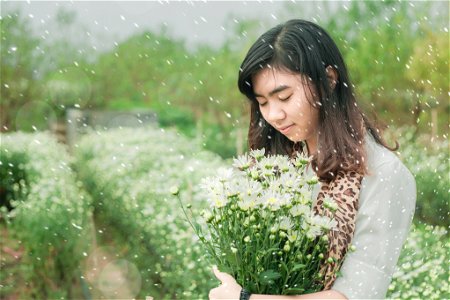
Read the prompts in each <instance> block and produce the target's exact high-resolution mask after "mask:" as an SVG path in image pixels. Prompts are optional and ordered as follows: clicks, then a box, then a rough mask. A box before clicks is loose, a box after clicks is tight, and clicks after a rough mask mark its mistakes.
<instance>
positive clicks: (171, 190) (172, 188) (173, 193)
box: [170, 186, 180, 196]
mask: <svg viewBox="0 0 450 300" xmlns="http://www.w3.org/2000/svg"><path fill="white" fill-rule="evenodd" d="M170 193H171V194H172V195H174V196H177V195H178V194H179V193H180V190H179V189H178V187H177V186H172V187H171V188H170Z"/></svg>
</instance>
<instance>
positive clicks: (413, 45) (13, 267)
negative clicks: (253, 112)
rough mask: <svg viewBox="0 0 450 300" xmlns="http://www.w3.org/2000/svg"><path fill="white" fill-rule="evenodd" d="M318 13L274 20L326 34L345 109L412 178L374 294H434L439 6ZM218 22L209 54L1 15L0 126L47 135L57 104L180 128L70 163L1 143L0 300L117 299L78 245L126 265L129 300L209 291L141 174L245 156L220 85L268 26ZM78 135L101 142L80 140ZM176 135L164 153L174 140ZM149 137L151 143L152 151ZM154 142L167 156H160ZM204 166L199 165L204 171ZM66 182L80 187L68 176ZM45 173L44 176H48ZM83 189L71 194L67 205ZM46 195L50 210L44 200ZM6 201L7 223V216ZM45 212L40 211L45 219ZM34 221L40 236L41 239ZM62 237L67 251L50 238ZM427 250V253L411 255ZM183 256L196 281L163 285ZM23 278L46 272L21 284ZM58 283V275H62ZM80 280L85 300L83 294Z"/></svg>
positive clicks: (66, 22) (164, 37)
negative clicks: (345, 75) (46, 28)
mask: <svg viewBox="0 0 450 300" xmlns="http://www.w3.org/2000/svg"><path fill="white" fill-rule="evenodd" d="M320 5H321V8H320V11H321V13H320V16H322V17H318V18H317V19H316V18H315V17H313V16H317V14H315V13H314V14H313V13H311V11H315V10H318V7H314V6H309V10H308V9H303V8H304V7H300V6H299V5H296V4H292V3H288V2H286V3H285V7H284V8H283V9H282V11H280V12H279V15H280V16H282V18H283V19H289V18H293V17H303V18H306V19H309V20H312V21H315V22H318V23H319V24H320V25H322V26H323V27H324V28H326V29H327V31H328V32H329V33H330V34H331V35H332V37H333V38H334V39H335V41H336V42H337V44H338V46H339V48H340V49H341V51H342V53H343V55H344V58H345V60H346V62H347V64H348V67H349V70H350V75H351V78H352V81H353V84H354V85H355V88H356V92H357V96H358V99H359V102H360V105H361V106H362V107H363V108H364V109H365V111H366V112H367V114H369V115H372V116H374V115H375V114H376V115H378V117H379V120H382V121H380V124H381V127H382V128H383V129H386V133H387V138H388V139H389V140H391V141H392V140H398V141H399V143H400V149H399V151H398V154H399V155H400V156H401V158H402V160H403V161H404V162H405V164H406V165H407V166H408V168H409V169H410V170H411V171H412V173H413V174H414V176H415V178H416V182H417V188H418V201H417V211H416V214H415V218H414V224H415V227H414V229H413V230H412V232H411V237H410V239H408V241H409V242H408V243H407V245H405V250H404V254H402V257H401V260H400V262H399V264H398V266H399V272H397V273H396V275H395V276H394V278H395V279H394V281H393V283H392V285H391V289H390V295H391V296H392V297H394V298H405V299H407V298H408V297H409V298H410V297H427V298H430V299H431V298H435V299H439V298H442V297H448V282H447V284H446V283H445V282H446V278H447V279H448V270H447V273H446V270H445V268H444V269H442V270H441V269H434V271H432V270H431V266H433V265H439V264H445V262H447V263H448V228H449V209H448V207H449V203H448V199H449V188H448V187H449V186H450V182H449V181H450V179H449V173H450V170H449V168H450V163H449V142H448V129H449V109H450V105H449V99H448V97H449V64H448V62H449V36H448V24H449V20H448V14H445V13H444V14H439V13H436V12H437V11H448V10H449V4H448V2H396V1H395V2H394V1H384V2H378V1H364V2H362V1H358V2H356V1H355V2H345V4H342V5H339V6H338V8H337V9H336V8H333V7H332V6H333V5H332V4H331V3H327V2H322V3H321V4H320ZM279 19H280V18H279ZM231 20H232V16H230V22H228V23H227V24H224V26H226V27H227V29H228V30H227V34H226V39H225V41H224V42H223V44H222V45H221V46H219V47H211V46H208V45H197V46H196V47H194V48H189V47H188V46H187V44H186V41H185V40H182V39H175V38H173V37H172V36H171V35H170V34H169V33H168V32H167V31H166V30H164V29H161V30H157V31H150V30H146V29H144V30H142V31H141V32H138V33H136V34H135V35H133V36H130V37H129V38H128V39H126V40H124V41H122V42H120V43H117V45H116V46H115V48H114V49H110V50H107V51H103V52H98V51H94V50H92V47H90V46H89V43H88V41H87V40H84V39H83V38H79V39H78V40H77V44H74V43H73V41H72V40H70V39H69V38H68V34H67V33H68V32H70V34H71V36H74V35H77V36H83V33H84V32H85V28H84V26H83V24H81V23H80V22H79V21H78V19H77V16H76V14H75V13H73V12H71V11H67V10H63V9H61V10H60V11H59V12H58V14H57V17H56V18H55V23H56V26H58V28H60V30H59V31H58V34H57V35H56V36H53V37H52V39H43V38H42V37H38V36H35V35H33V34H32V28H31V24H30V21H29V18H27V16H25V15H24V14H23V13H22V12H21V11H14V12H9V13H8V14H4V13H2V18H1V20H0V26H1V47H0V51H1V53H0V54H1V74H0V75H1V93H0V96H1V98H0V123H1V124H0V126H1V127H0V130H1V132H7V133H12V132H15V131H28V132H34V131H41V130H47V129H51V130H53V128H54V127H55V125H54V124H58V123H62V122H64V118H65V110H66V109H67V108H70V107H76V108H81V109H99V110H118V111H123V110H136V109H148V110H152V111H154V112H156V113H157V115H158V121H159V126H161V127H163V128H173V129H174V130H176V132H178V133H181V134H182V136H180V135H176V134H175V133H174V135H172V133H167V135H166V136H164V134H163V135H158V134H157V133H154V134H153V135H151V136H147V135H145V134H144V133H143V134H141V135H139V134H138V131H136V132H134V133H130V132H128V133H123V132H122V133H120V134H117V135H113V136H112V137H110V138H107V137H103V138H98V137H94V136H95V135H94V136H91V142H89V141H86V142H85V144H84V147H83V148H81V149H80V150H79V151H78V152H77V153H78V154H77V156H76V160H74V161H72V158H70V157H69V156H66V154H64V155H62V156H61V154H60V153H64V151H65V150H64V149H63V147H62V146H61V147H60V145H56V144H55V143H54V141H50V140H51V139H50V138H49V139H47V137H43V136H41V135H39V134H40V133H37V134H38V135H37V136H35V135H29V136H22V135H20V134H19V135H18V136H15V137H14V138H12V139H11V141H12V142H7V138H6V135H4V134H2V135H1V149H2V152H1V154H2V156H1V162H2V165H1V168H0V176H1V178H0V184H1V186H0V191H1V195H2V196H1V199H0V200H1V206H2V208H1V209H2V217H1V220H2V226H3V227H2V241H1V243H2V247H3V248H2V249H5V247H6V248H8V249H10V248H11V249H14V251H17V253H22V254H21V255H22V256H23V258H22V260H21V261H20V263H18V262H17V260H14V259H11V260H7V261H4V260H3V259H2V262H1V263H2V268H3V267H4V266H7V267H8V269H7V270H8V272H1V274H0V281H1V283H0V284H1V286H2V287H1V289H0V295H1V296H2V297H9V296H11V295H13V296H14V295H17V285H20V286H21V287H22V288H21V289H20V291H19V293H20V295H21V297H25V298H32V297H37V298H47V297H51V298H68V297H69V298H70V297H71V296H73V295H76V296H77V297H78V296H79V297H85V298H89V296H87V295H91V296H99V297H101V295H102V293H103V295H107V296H105V297H110V298H114V297H118V296H117V295H114V294H111V293H109V294H108V291H109V292H111V289H108V288H107V287H106V286H105V285H104V284H103V283H99V279H97V281H95V280H94V279H92V278H94V277H95V276H97V277H98V278H100V277H101V274H100V275H99V274H97V273H95V274H91V277H92V278H91V279H89V276H88V275H86V274H84V275H80V273H82V272H84V271H83V270H81V269H80V268H79V266H78V265H79V264H77V262H79V261H86V260H87V262H90V261H91V260H96V259H97V257H96V256H94V258H92V256H93V255H92V254H91V252H90V251H88V250H86V251H84V250H82V249H85V248H87V247H92V248H91V250H92V249H95V248H96V243H97V242H98V245H97V246H98V247H103V248H102V251H103V252H102V255H103V254H104V253H108V255H110V256H111V257H115V256H116V255H117V254H118V253H119V254H120V256H121V257H123V258H125V259H126V262H128V264H127V265H126V266H127V268H128V269H129V270H134V269H133V268H132V266H137V269H138V271H133V272H131V271H130V272H129V274H131V275H132V276H131V275H130V278H131V279H136V278H140V280H141V281H139V282H142V283H141V284H140V285H139V289H138V290H139V291H138V293H139V295H140V296H142V297H143V296H144V295H145V294H146V293H147V294H152V295H160V296H165V295H166V296H167V295H169V296H167V297H178V298H183V297H184V298H189V297H193V296H194V295H199V294H201V293H204V290H206V289H207V287H209V286H211V285H212V284H214V282H212V281H211V280H210V279H208V278H209V277H208V276H209V275H208V274H207V272H208V271H207V270H206V269H205V268H206V266H205V265H204V264H203V263H201V262H198V259H199V255H200V254H199V249H196V248H195V247H191V244H189V243H190V240H189V238H188V236H183V238H181V240H180V238H179V237H178V236H177V234H176V233H180V234H181V235H183V233H182V232H184V234H185V235H186V232H189V231H186V230H188V229H187V226H186V224H178V223H176V226H180V227H177V228H174V227H173V225H171V222H169V221H167V220H172V219H171V218H172V217H169V218H166V219H163V218H162V216H164V217H166V216H167V215H168V214H169V215H170V213H169V212H168V210H172V209H175V208H174V207H175V205H173V204H172V203H169V204H167V202H166V201H165V200H164V199H165V197H164V193H165V191H164V188H163V187H166V185H167V184H168V183H164V181H163V179H164V178H161V177H158V175H157V174H156V173H155V172H154V170H165V171H164V172H165V173H166V174H171V176H169V177H167V178H168V179H169V181H170V180H178V182H182V183H183V184H184V186H185V187H186V188H188V187H189V186H190V185H193V182H195V180H198V178H199V177H200V176H201V174H203V173H202V172H213V166H215V165H216V164H217V165H220V164H222V163H226V162H227V160H228V159H229V158H230V157H232V156H234V155H236V154H240V153H242V152H243V151H245V150H246V129H247V126H248V124H247V123H248V110H247V106H246V100H245V99H244V98H243V96H242V95H240V94H239V93H238V90H237V87H236V81H237V73H238V69H239V64H240V62H241V60H242V59H243V57H244V56H245V53H246V51H247V49H248V48H249V47H250V45H251V43H252V41H254V40H255V39H256V38H257V37H258V36H259V35H260V34H261V33H262V32H264V31H266V30H267V29H268V28H269V27H270V26H268V24H275V23H278V21H276V22H275V23H274V20H272V19H271V18H270V17H267V18H265V19H264V18H262V19H258V20H256V19H255V20H251V19H248V20H246V21H245V22H233V21H231ZM170 132H172V131H170ZM130 136H135V138H134V139H133V138H132V137H130ZM185 138H186V140H185ZM8 139H9V138H8ZM34 140H38V141H43V143H42V144H41V145H40V146H39V147H37V148H30V147H28V146H27V147H25V146H24V145H29V144H30V143H31V141H34ZM94 140H95V141H96V142H100V141H102V142H101V143H100V144H98V145H97V146H95V145H93V144H92V141H94ZM178 140H181V141H180V142H179V143H180V146H176V145H178V143H177V142H176V141H178ZM157 142H158V143H161V147H153V146H154V145H155V143H157ZM31 144H32V143H31ZM121 145H122V146H121ZM168 145H170V146H168ZM194 145H195V146H194ZM35 146H36V145H35ZM95 147H98V148H95ZM136 147H138V148H142V149H145V151H146V152H139V153H136V156H131V157H128V156H127V157H124V158H122V159H121V160H120V159H119V160H115V159H113V157H114V156H113V155H112V154H111V153H114V151H119V152H118V153H117V155H116V157H119V155H120V153H125V152H126V153H134V152H133V151H132V150H133V149H135V148H136ZM167 147H170V148H171V149H172V148H173V151H175V152H174V153H166V152H164V150H163V149H165V148H167ZM123 148H126V149H127V150H123ZM5 150H9V151H10V152H8V151H6V152H5ZM122 150H123V151H122ZM203 150H209V151H210V152H214V153H215V154H212V153H209V152H202V151H203ZM152 151H153V152H152ZM155 151H160V152H155ZM161 153H164V156H163V157H161V155H162V154H161ZM201 153H203V154H201ZM205 153H206V154H205ZM146 155H148V157H147V156H146ZM178 155H181V156H182V157H185V158H186V161H189V162H191V163H194V162H195V161H196V162H197V165H196V170H198V169H199V168H200V169H201V168H202V166H203V168H204V170H203V171H202V172H199V173H198V172H197V171H196V172H197V173H195V174H194V175H193V174H191V173H186V174H184V173H182V172H179V170H182V169H183V168H184V169H187V168H188V166H189V164H187V163H186V162H183V163H181V162H176V158H177V157H179V156H178ZM191 155H193V156H191ZM196 155H197V156H196ZM217 155H218V156H217ZM181 156H180V157H181ZM219 156H220V157H221V158H222V159H224V160H225V161H221V159H220V158H219ZM169 158H171V159H169ZM30 159H31V162H30ZM55 159H57V161H55ZM36 161H39V162H41V163H43V162H45V164H44V165H42V164H41V165H39V164H37V163H36ZM119 161H120V162H119ZM163 161H165V162H164V163H163ZM206 162H211V163H210V164H211V165H210V166H205V163H206ZM212 162H214V163H212ZM72 163H73V164H72ZM122 164H123V165H122ZM67 165H70V166H71V167H72V168H71V169H70V170H69V169H68V168H67ZM39 166H40V167H39ZM124 166H125V167H124ZM124 170H126V171H127V172H128V173H126V176H124V175H125V173H123V172H124ZM149 170H153V173H152V172H151V171H149ZM74 171H75V172H76V173H74ZM55 172H57V173H58V174H57V175H55V174H56V173H55ZM121 172H122V173H121ZM74 174H76V176H78V180H80V181H77V180H74V179H73V176H75V175H74ZM95 174H99V175H100V174H103V175H102V176H97V177H96V176H93V175H95ZM56 177H58V178H59V179H57V180H53V179H54V178H56ZM66 178H68V179H66ZM167 178H166V179H167ZM146 181H150V183H148V182H147V183H146ZM152 181H153V182H154V184H153V185H152V184H151V182H152ZM81 182H82V185H83V186H82V187H81ZM189 182H190V183H189ZM156 183H158V184H156ZM130 187H134V188H130ZM33 188H34V189H37V190H40V189H45V190H46V191H47V190H48V191H49V192H48V195H53V196H52V197H47V198H46V197H43V196H39V197H38V196H36V195H35V196H33V195H32V196H30V194H29V192H28V191H30V190H33ZM80 188H81V189H80ZM84 190H86V192H84ZM84 193H85V194H86V199H84V198H83V201H79V200H77V199H78V198H77V197H79V196H80V195H84ZM88 194H90V195H91V196H92V197H93V199H92V201H91V200H90V199H89V198H88V196H87V195H88ZM46 195H47V194H46ZM61 195H64V196H61ZM105 195H106V196H105ZM133 195H134V198H132V196H133ZM130 197H131V198H130ZM62 198H64V201H61V202H58V201H56V202H55V203H58V205H55V204H53V205H52V202H53V201H54V200H55V199H62ZM71 199H72V200H71ZM104 199H108V200H110V201H108V202H107V203H106V202H105V201H104ZM166 200H167V199H166ZM47 205H50V206H51V207H52V208H53V209H52V210H51V211H50V212H49V211H45V210H43V208H45V207H46V206H47ZM199 205H200V204H199ZM12 207H15V209H13V210H12V212H13V213H12V214H11V213H8V210H10V209H11V208H12ZM33 207H35V210H36V212H35V213H34V214H33V217H32V218H27V217H25V216H26V214H25V213H24V212H25V211H28V210H27V209H32V208H33ZM76 207H79V208H78V209H75V208H76ZM175 211H176V209H175ZM118 212H120V213H118ZM48 213H53V214H54V215H55V216H56V217H55V218H54V219H52V218H48V217H47V214H48ZM91 214H93V217H91ZM16 215H17V217H16ZM21 215H22V217H20V216H21ZM67 218H69V219H70V218H78V219H79V220H80V222H76V223H75V224H78V223H80V224H85V225H83V226H82V228H84V229H85V230H87V231H83V232H84V233H83V235H81V236H80V232H78V229H77V228H76V227H74V226H73V225H71V224H68V225H67V226H65V225H61V224H63V223H61V222H67V220H69V219H67ZM47 223H48V224H49V225H48V226H46V225H45V226H44V224H47ZM36 224H39V225H36ZM41 225H42V226H41ZM77 226H78V225H77ZM435 226H437V227H435ZM45 227H47V228H51V230H50V231H51V232H53V233H54V234H56V235H53V237H52V236H49V235H48V232H49V231H48V229H45ZM87 232H90V233H89V234H88V233H87ZM168 233H170V235H168ZM136 236H138V238H136ZM3 237H4V238H3ZM80 237H81V240H83V237H84V238H86V237H87V238H86V240H85V241H84V242H86V243H84V244H83V243H81V242H79V243H76V242H75V241H77V240H78V239H80ZM68 238H70V239H71V240H73V243H67V242H64V241H67V240H68ZM87 241H89V242H87ZM92 241H94V242H92ZM96 241H97V242H96ZM166 243H167V245H175V246H174V247H172V248H173V249H172V250H171V248H170V247H167V246H164V245H166ZM430 245H431V246H430ZM106 246H107V248H105V247H106ZM58 247H59V248H58ZM180 247H181V248H180ZM183 247H184V248H183ZM428 247H429V251H428V252H427V253H425V252H423V251H421V250H420V251H419V249H422V248H427V249H428ZM55 249H59V250H55ZM80 249H81V250H80ZM108 249H109V250H108ZM111 249H112V250H111ZM184 249H189V250H188V251H189V253H188V254H189V255H186V256H183V257H180V255H181V254H184V252H183V251H184ZM2 251H3V250H2ZM174 251H175V252H174ZM180 251H181V252H180ZM408 251H409V252H408ZM179 252H180V253H181V254H180V253H179ZM83 253H85V254H86V255H84V254H83ZM148 253H153V254H152V255H148ZM2 254H4V253H2ZM445 255H447V257H445ZM2 256H3V257H6V256H5V255H2ZM19 256H20V255H19ZM72 256H73V259H72ZM68 257H70V259H69V258H68ZM83 257H84V258H83ZM38 258H39V259H40V260H39V259H38ZM186 259H188V260H190V261H191V262H192V263H194V262H195V261H197V263H199V266H200V267H199V271H198V274H197V275H198V277H195V278H192V280H190V281H185V282H181V281H179V277H180V276H184V275H183V274H184V273H183V272H185V270H184V269H182V268H180V266H184V265H189V266H190V267H191V268H193V265H192V264H190V263H189V262H187V261H185V260H186ZM119 265H120V264H119ZM108 266H110V265H106V266H105V268H107V267H108ZM113 266H114V267H117V264H113ZM424 266H425V267H424ZM36 269H42V270H48V272H45V274H46V276H36V275H35V272H34V271H33V270H36ZM447 269H448V268H447ZM62 273H67V274H68V276H69V277H70V278H71V279H70V280H69V281H67V280H65V279H67V278H64V276H62V275H61V274H62ZM136 274H138V275H136ZM80 276H86V277H85V278H83V277H80ZM139 276H140V277H139ZM97 277H95V278H97ZM130 278H129V279H130ZM135 281H136V280H135ZM49 282H51V283H50V284H49ZM95 282H96V283H95ZM105 282H107V280H106V281H105ZM136 282H137V281H136ZM102 284H103V285H102ZM92 286H96V288H97V290H95V289H94V290H92V289H91V290H90V291H89V287H91V288H92ZM413 287H414V288H413ZM135 289H136V288H131V287H130V291H131V292H130V291H128V292H129V293H128V294H126V293H125V294H121V295H122V296H123V295H129V294H130V293H131V294H133V293H132V291H134V290H135ZM445 292H446V293H447V294H445ZM136 293H137V292H136ZM134 295H137V294H134ZM13 296H11V297H13Z"/></svg>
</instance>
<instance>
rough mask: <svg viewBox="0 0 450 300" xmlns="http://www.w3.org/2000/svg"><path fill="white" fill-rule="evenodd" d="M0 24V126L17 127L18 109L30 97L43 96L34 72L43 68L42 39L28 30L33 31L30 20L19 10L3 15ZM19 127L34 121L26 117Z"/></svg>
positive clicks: (21, 127) (29, 125)
mask: <svg viewBox="0 0 450 300" xmlns="http://www.w3.org/2000/svg"><path fill="white" fill-rule="evenodd" d="M0 28H1V40H2V41H1V44H2V45H1V47H0V55H1V89H0V91H1V94H0V95H1V96H0V123H1V124H0V126H1V127H2V128H3V127H4V126H6V127H7V128H11V129H15V128H16V115H17V113H18V112H19V111H20V110H21V108H23V106H24V105H25V104H26V103H27V102H29V101H30V99H36V98H37V99H39V98H40V95H41V93H42V91H41V90H40V88H39V85H38V83H37V82H36V78H35V77H36V75H35V74H34V73H33V72H34V70H37V69H39V62H40V58H41V57H42V54H41V53H39V52H38V51H37V50H36V48H37V46H38V45H39V40H38V39H37V38H35V37H34V36H32V35H29V34H25V33H26V32H30V31H31V26H30V23H29V22H28V20H26V19H24V18H22V16H21V15H20V14H19V13H18V12H13V13H11V14H9V15H8V16H5V17H2V18H1V19H0ZM40 118H41V119H42V116H40ZM18 127H19V129H24V130H31V124H28V123H24V122H22V120H21V123H20V125H19V126H18ZM3 130H4V128H3V129H2V131H3Z"/></svg>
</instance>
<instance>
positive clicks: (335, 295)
mask: <svg viewBox="0 0 450 300" xmlns="http://www.w3.org/2000/svg"><path fill="white" fill-rule="evenodd" d="M260 299H261V300H265V299H266V300H267V299H271V300H294V299H295V300H297V299H305V300H306V299H343V300H344V299H345V300H346V299H347V297H345V296H344V295H342V294H341V293H339V292H338V291H334V290H328V291H322V292H317V293H313V294H305V295H296V296H274V295H259V294H253V295H251V296H250V300H260Z"/></svg>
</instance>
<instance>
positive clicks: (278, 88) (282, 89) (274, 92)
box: [254, 85, 290, 97]
mask: <svg viewBox="0 0 450 300" xmlns="http://www.w3.org/2000/svg"><path fill="white" fill-rule="evenodd" d="M288 88H290V86H287V85H280V86H279V87H276V88H275V89H274V90H273V91H271V92H269V96H272V95H274V94H276V93H279V92H281V91H284V90H285V89H288ZM254 95H255V97H264V96H263V95H259V94H256V93H254Z"/></svg>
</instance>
